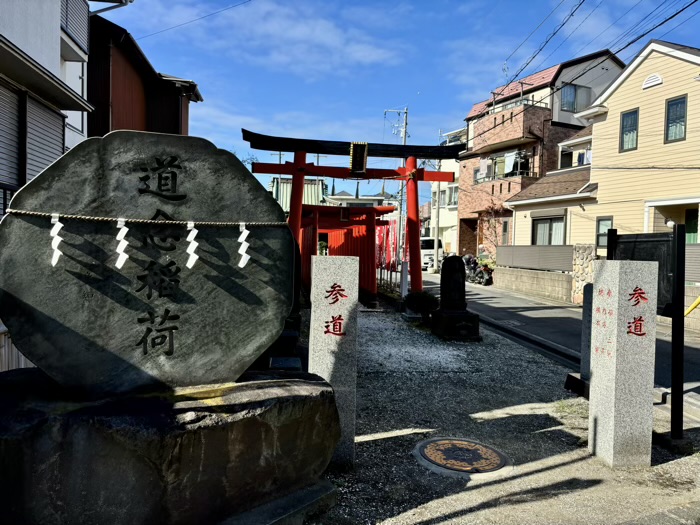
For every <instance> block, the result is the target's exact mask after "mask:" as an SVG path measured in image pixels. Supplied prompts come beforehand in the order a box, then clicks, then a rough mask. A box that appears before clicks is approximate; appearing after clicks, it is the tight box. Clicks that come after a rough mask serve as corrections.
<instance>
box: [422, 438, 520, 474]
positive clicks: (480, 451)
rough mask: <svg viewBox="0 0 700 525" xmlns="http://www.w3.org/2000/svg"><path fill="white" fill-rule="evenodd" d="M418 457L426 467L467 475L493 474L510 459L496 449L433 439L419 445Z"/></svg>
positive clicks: (475, 444)
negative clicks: (431, 466)
mask: <svg viewBox="0 0 700 525" xmlns="http://www.w3.org/2000/svg"><path fill="white" fill-rule="evenodd" d="M416 455H417V456H418V459H419V460H423V461H421V462H422V463H424V464H425V463H426V462H427V464H426V466H430V465H434V466H436V467H439V468H440V469H447V470H450V471H454V472H461V473H465V474H482V473H486V472H493V471H495V470H498V469H500V468H502V467H503V466H505V465H506V464H507V463H508V459H507V458H506V456H504V455H503V454H502V453H500V452H499V451H497V450H496V449H494V448H491V447H489V446H488V445H484V444H482V443H477V442H476V441H469V440H467V439H457V438H433V439H428V440H426V441H422V442H420V443H418V446H417V447H416Z"/></svg>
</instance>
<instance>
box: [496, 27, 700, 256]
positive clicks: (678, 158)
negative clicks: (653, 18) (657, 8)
mask: <svg viewBox="0 0 700 525" xmlns="http://www.w3.org/2000/svg"><path fill="white" fill-rule="evenodd" d="M575 116H576V117H578V118H583V119H587V120H588V121H589V122H591V123H592V124H593V130H592V146H593V149H594V151H593V155H590V154H588V155H589V159H591V160H590V162H591V164H590V180H589V181H585V180H584V179H585V178H586V177H585V175H584V174H583V173H580V172H579V175H580V176H579V177H578V178H577V180H576V181H575V183H574V184H573V186H576V185H579V188H573V186H572V187H571V188H569V191H564V192H561V191H559V192H553V193H557V194H558V195H551V193H549V195H551V197H550V198H546V195H545V193H547V192H545V193H543V194H542V195H541V196H539V197H540V198H539V199H538V195H536V194H534V192H533V195H531V196H527V195H518V196H515V197H514V198H513V199H512V200H511V201H509V202H508V205H509V206H511V207H512V209H514V210H515V232H514V234H515V235H514V237H515V239H514V240H515V244H520V245H530V244H546V243H547V242H548V243H549V244H567V245H572V244H595V245H596V246H597V247H598V255H599V256H604V255H605V246H606V236H605V232H606V231H607V229H608V228H616V229H617V230H618V233H620V234H628V233H643V232H668V231H669V227H670V226H672V225H673V222H675V223H678V224H685V225H686V231H687V239H686V240H687V242H688V243H689V244H693V243H697V242H698V208H699V206H700V49H696V48H692V47H687V46H681V45H677V44H672V43H669V42H663V41H658V40H652V41H651V42H649V43H648V44H647V45H646V47H645V48H644V49H643V50H642V51H641V52H640V53H639V55H637V57H636V58H635V59H634V60H633V61H632V62H631V63H630V64H629V65H628V66H627V67H626V68H625V69H624V70H623V71H622V73H621V74H620V76H619V77H618V78H617V79H616V80H615V81H614V82H613V83H612V84H611V85H610V86H609V87H608V88H607V89H606V90H605V91H604V92H603V93H602V94H601V95H600V96H599V97H598V98H597V99H596V100H595V101H593V103H592V104H591V106H590V107H589V108H588V109H586V110H584V111H582V112H580V113H577V114H576V115H575ZM570 146H571V147H570V149H571V150H574V153H573V155H574V156H575V157H577V156H580V152H577V151H576V148H577V147H580V145H576V144H572V145H570ZM562 153H566V148H564V149H563V150H562ZM591 157H592V158H591ZM562 158H563V160H564V162H566V163H567V164H568V162H569V159H568V154H565V155H564V156H563V157H562ZM575 164H576V158H574V165H575ZM558 171H559V173H560V175H558V177H561V178H562V182H564V180H563V179H565V178H571V177H574V178H576V177H575V175H574V173H571V175H568V177H567V176H563V175H566V174H565V173H562V172H566V171H568V170H558ZM571 171H575V168H574V170H571ZM551 175H555V174H554V173H550V174H548V175H547V177H545V178H544V179H543V180H541V181H539V182H538V183H545V181H546V180H547V179H549V182H550V183H553V182H554V181H556V180H557V176H555V177H552V178H550V176H551ZM571 182H574V181H571ZM534 186H537V184H535V185H534ZM547 186H550V185H547ZM555 186H556V185H555ZM532 189H533V187H531V188H528V190H530V191H531V192H532ZM572 189H573V190H574V191H571V190H572ZM582 190H583V191H582ZM591 190H595V191H591ZM526 191H527V190H526ZM577 193H578V196H577V195H576V194H577ZM583 193H586V195H583ZM546 218H550V219H551V220H550V222H551V224H550V229H551V232H549V234H548V235H545V233H547V232H545V231H544V229H545V227H546V223H547V221H545V220H544V219H546ZM671 221H673V222H671ZM540 230H541V231H540ZM545 237H546V239H545ZM552 239H554V242H552ZM545 241H547V242H545Z"/></svg>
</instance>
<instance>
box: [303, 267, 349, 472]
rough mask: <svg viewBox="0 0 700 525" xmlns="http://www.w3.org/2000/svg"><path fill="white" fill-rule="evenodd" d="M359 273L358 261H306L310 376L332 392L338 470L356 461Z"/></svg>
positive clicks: (334, 459)
mask: <svg viewBox="0 0 700 525" xmlns="http://www.w3.org/2000/svg"><path fill="white" fill-rule="evenodd" d="M359 272H360V266H359V259H358V258H357V257H318V256H314V257H312V260H311V283H312V284H311V324H310V327H309V372H312V373H314V374H318V375H320V376H321V377H322V378H323V379H325V380H326V381H328V382H329V383H330V384H331V386H332V387H333V390H334V391H335V399H336V403H337V405H338V413H339V414H340V430H341V437H340V443H339V444H338V447H337V449H336V453H335V455H334V457H333V462H334V463H336V464H337V465H341V466H350V465H352V463H353V462H354V459H355V404H356V403H355V399H356V388H357V305H358V288H359V283H358V281H359Z"/></svg>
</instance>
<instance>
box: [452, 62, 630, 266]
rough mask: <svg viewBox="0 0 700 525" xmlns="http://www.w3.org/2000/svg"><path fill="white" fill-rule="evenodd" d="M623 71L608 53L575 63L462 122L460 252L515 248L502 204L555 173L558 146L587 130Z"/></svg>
mask: <svg viewBox="0 0 700 525" xmlns="http://www.w3.org/2000/svg"><path fill="white" fill-rule="evenodd" d="M623 67H624V63H623V62H622V61H620V60H619V59H618V58H617V57H616V56H615V55H613V54H612V53H611V52H610V51H608V50H604V51H599V52H597V53H593V54H590V55H586V56H583V57H579V58H576V59H573V60H569V61H567V62H563V63H561V64H558V65H556V66H552V67H550V68H547V69H545V70H542V71H539V72H537V73H534V74H532V75H529V76H527V77H524V78H522V79H520V80H517V81H514V82H511V83H510V84H508V85H506V86H501V87H499V88H497V89H496V90H494V91H493V92H492V94H493V96H492V98H491V99H490V100H486V101H483V102H480V103H478V104H475V105H474V106H473V107H472V109H471V111H470V112H469V114H468V115H467V118H466V119H465V120H466V123H467V124H466V128H467V148H466V149H465V151H463V152H462V154H461V155H460V177H459V253H460V254H466V253H472V254H476V253H479V252H481V251H485V252H488V253H490V254H491V255H493V256H495V248H496V246H498V245H501V244H511V243H512V231H511V230H512V228H511V217H512V211H511V210H510V209H508V208H507V207H506V206H505V205H504V202H505V201H506V200H508V199H509V198H510V197H512V196H514V195H516V194H517V193H519V192H520V191H521V190H523V189H525V188H527V187H528V186H530V185H531V184H533V183H534V182H535V181H537V180H538V178H539V177H540V176H543V175H545V174H546V173H547V172H548V171H551V170H555V169H557V168H558V167H559V147H558V144H559V142H562V141H565V140H567V139H568V138H570V137H572V136H573V135H574V134H576V133H577V132H578V131H579V130H581V129H583V127H584V126H585V125H586V123H585V122H583V121H580V120H579V119H577V118H575V117H574V113H576V112H577V111H581V110H583V109H584V108H586V107H588V105H589V104H590V102H591V101H593V100H594V99H595V98H596V97H597V96H598V95H599V94H600V93H602V92H603V90H604V89H605V88H606V87H607V86H608V85H609V84H610V83H611V82H612V81H613V80H614V79H615V78H616V77H617V76H618V74H619V72H620V71H621V70H622V68H623Z"/></svg>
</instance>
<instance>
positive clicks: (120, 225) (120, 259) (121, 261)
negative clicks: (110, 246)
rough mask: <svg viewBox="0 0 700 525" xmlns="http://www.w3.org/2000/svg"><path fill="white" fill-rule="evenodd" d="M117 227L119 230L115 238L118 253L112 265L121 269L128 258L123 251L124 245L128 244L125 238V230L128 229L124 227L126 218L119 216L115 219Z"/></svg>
mask: <svg viewBox="0 0 700 525" xmlns="http://www.w3.org/2000/svg"><path fill="white" fill-rule="evenodd" d="M117 228H119V231H118V232H117V240H118V241H119V244H118V245H117V253H118V254H119V257H117V262H116V263H114V266H116V267H117V268H120V269H121V267H122V266H124V263H125V262H126V260H127V259H128V258H129V256H128V255H127V254H126V252H125V250H126V247H127V246H129V241H127V240H126V239H125V237H126V232H128V231H129V228H127V227H126V220H125V219H121V218H119V219H117Z"/></svg>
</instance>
